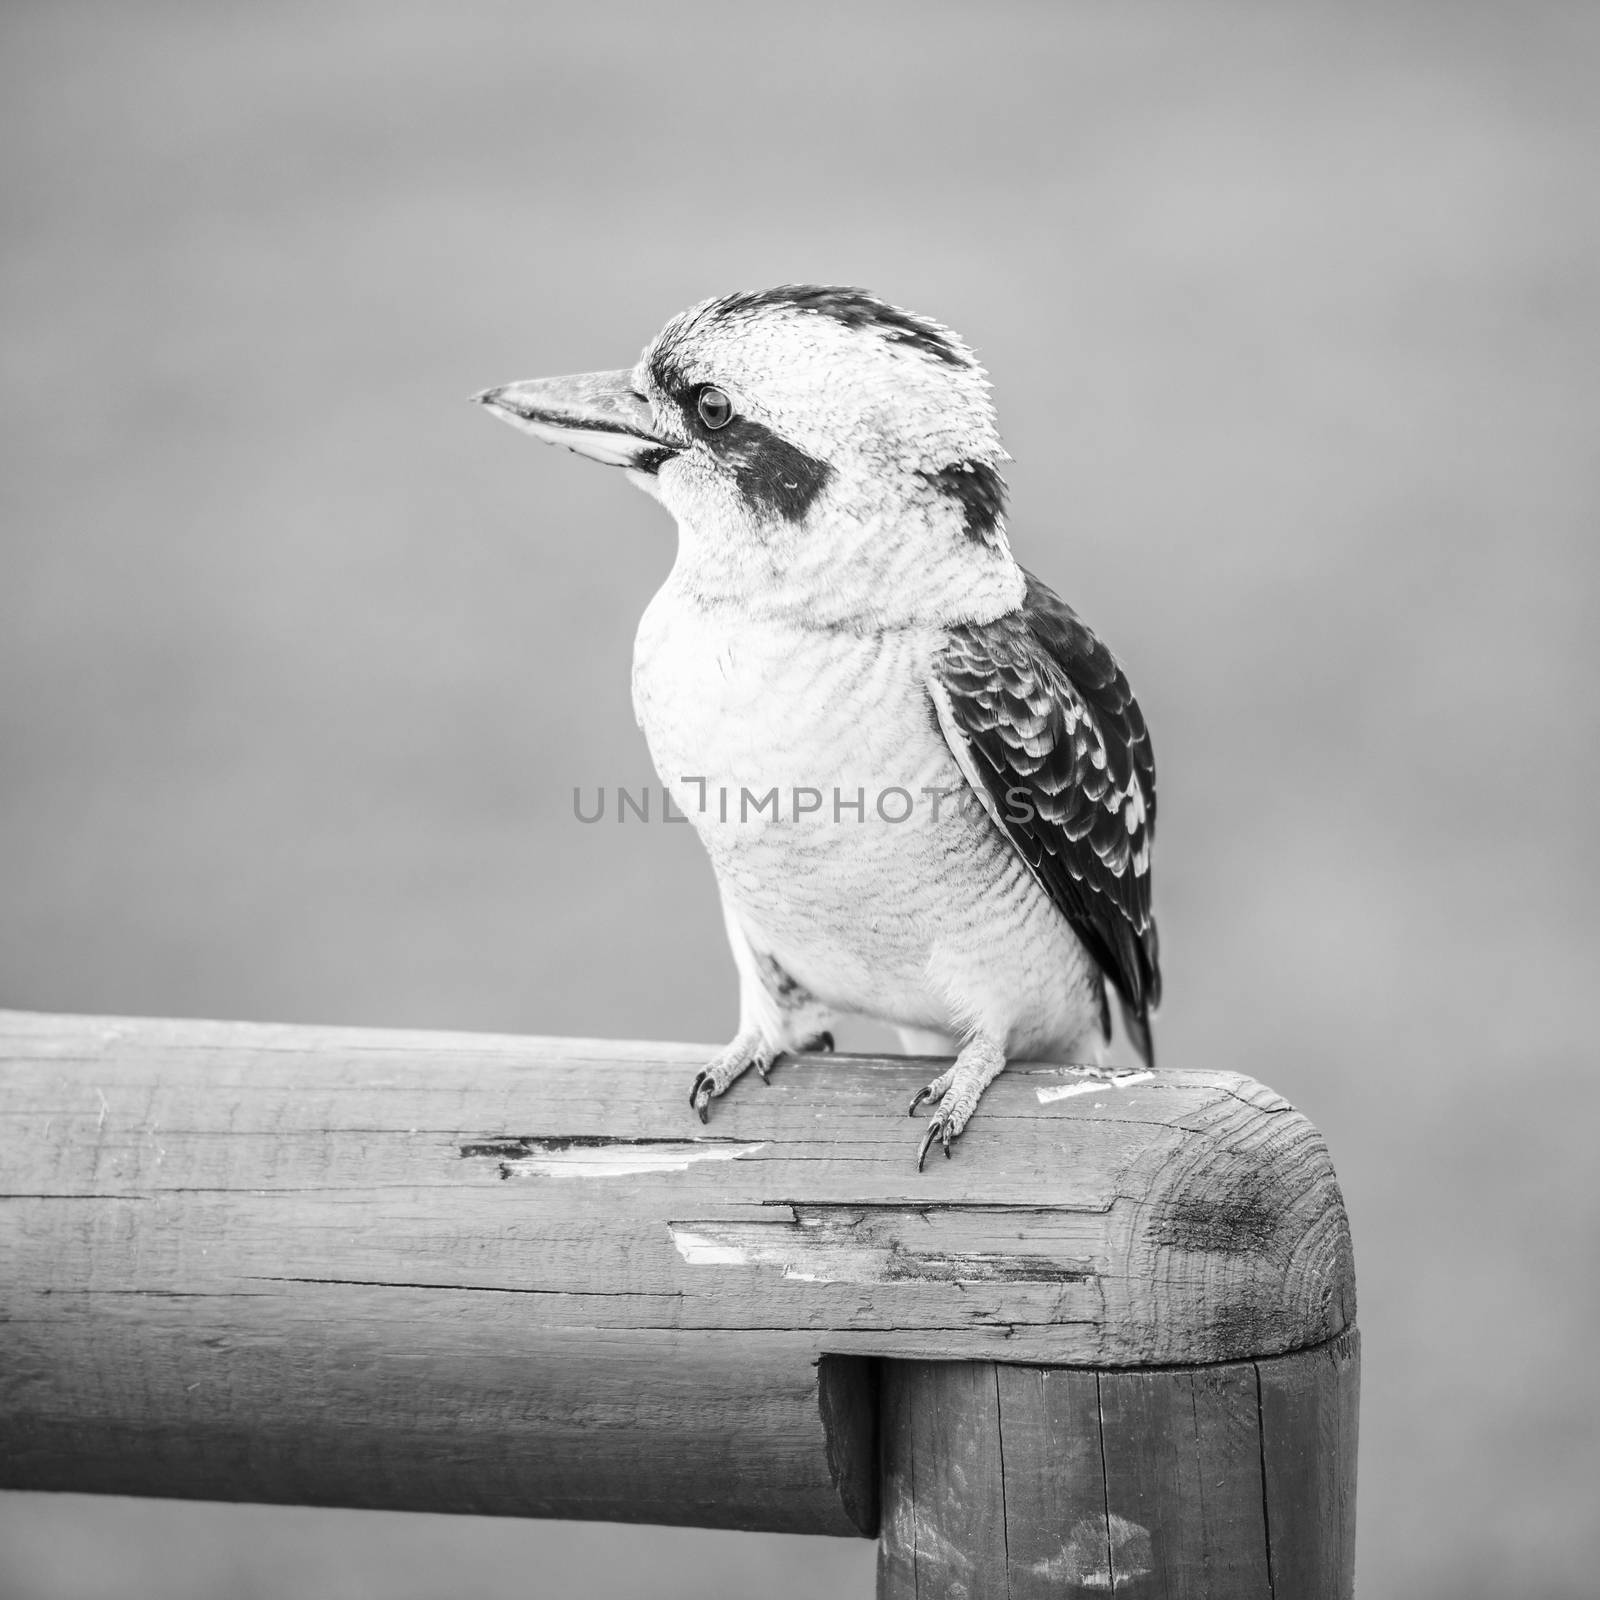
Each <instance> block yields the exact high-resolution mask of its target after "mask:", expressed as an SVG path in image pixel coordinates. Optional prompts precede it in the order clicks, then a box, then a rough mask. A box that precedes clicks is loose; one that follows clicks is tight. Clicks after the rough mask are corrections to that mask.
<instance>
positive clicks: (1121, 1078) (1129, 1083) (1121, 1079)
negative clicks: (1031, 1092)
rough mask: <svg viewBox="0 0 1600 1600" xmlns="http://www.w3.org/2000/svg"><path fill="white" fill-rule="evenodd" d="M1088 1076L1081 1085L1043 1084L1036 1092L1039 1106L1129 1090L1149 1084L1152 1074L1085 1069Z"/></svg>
mask: <svg viewBox="0 0 1600 1600" xmlns="http://www.w3.org/2000/svg"><path fill="white" fill-rule="evenodd" d="M1083 1071H1084V1072H1085V1073H1086V1074H1088V1076H1087V1077H1086V1078H1085V1079H1084V1081H1083V1082H1082V1083H1062V1084H1044V1085H1041V1086H1040V1087H1039V1089H1038V1090H1037V1093H1038V1096H1039V1104H1040V1105H1042V1106H1047V1105H1050V1104H1052V1103H1053V1102H1054V1101H1057V1100H1070V1099H1072V1098H1073V1096H1075V1095H1080V1094H1101V1093H1103V1092H1104V1091H1105V1090H1107V1089H1131V1088H1132V1087H1133V1086H1134V1085H1135V1084H1136V1083H1149V1082H1150V1080H1151V1079H1152V1078H1154V1077H1155V1073H1153V1072H1114V1073H1103V1072H1096V1071H1095V1070H1094V1069H1093V1068H1090V1067H1085V1068H1084V1069H1083Z"/></svg>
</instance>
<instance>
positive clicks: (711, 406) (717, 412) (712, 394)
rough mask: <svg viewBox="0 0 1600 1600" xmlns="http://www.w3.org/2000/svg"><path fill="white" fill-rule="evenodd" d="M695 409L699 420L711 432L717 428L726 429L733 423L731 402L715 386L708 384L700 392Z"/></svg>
mask: <svg viewBox="0 0 1600 1600" xmlns="http://www.w3.org/2000/svg"><path fill="white" fill-rule="evenodd" d="M695 408H696V410H698V411H699V413H700V420H701V421H702V422H703V423H705V425H706V426H707V427H708V428H710V429H711V430H712V431H713V432H715V430H716V429H718V428H726V427H727V426H728V424H729V423H730V422H732V421H733V401H731V400H730V399H729V398H728V397H727V395H725V394H724V393H723V392H722V391H721V390H720V389H719V388H717V387H716V385H715V384H710V383H708V384H707V385H706V386H705V388H703V389H702V390H701V391H700V397H699V399H698V400H696V402H695Z"/></svg>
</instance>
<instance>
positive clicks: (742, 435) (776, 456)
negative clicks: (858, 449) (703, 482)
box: [706, 417, 833, 522]
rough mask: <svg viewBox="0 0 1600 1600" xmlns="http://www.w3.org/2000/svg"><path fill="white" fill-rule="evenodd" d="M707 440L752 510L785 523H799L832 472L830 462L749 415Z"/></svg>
mask: <svg viewBox="0 0 1600 1600" xmlns="http://www.w3.org/2000/svg"><path fill="white" fill-rule="evenodd" d="M706 443H707V444H708V445H709V446H710V448H711V449H712V451H713V452H714V453H715V454H716V456H717V458H718V460H720V461H721V462H723V463H724V465H726V466H727V468H728V470H729V471H730V472H731V473H732V474H733V481H734V482H735V483H736V484H737V485H738V487H739V493H740V494H742V495H743V496H744V498H745V500H746V502H747V503H748V504H749V505H750V507H751V508H752V509H753V510H754V511H756V512H757V513H758V514H760V515H764V516H768V517H782V518H783V519H784V521H786V522H798V521H799V520H800V519H801V518H802V517H803V516H804V515H805V514H806V512H807V511H809V510H810V509H811V505H812V502H813V501H814V500H815V499H816V498H817V496H818V495H819V494H821V493H822V491H823V489H824V488H825V487H826V485H827V482H828V479H829V478H831V477H832V476H833V468H832V467H830V466H829V465H828V463H827V462H826V461H818V460H817V459H816V457H815V456H808V455H807V454H806V453H805V451H804V450H802V449H801V448H800V447H799V446H798V445H793V444H790V443H789V441H788V440H787V439H785V438H783V437H782V436H781V435H779V434H776V433H774V432H773V431H772V429H771V428H766V427H763V426H762V425H761V424H760V423H759V422H752V421H751V420H750V419H749V418H748V417H734V418H733V419H732V420H731V421H730V422H729V423H728V424H727V426H726V427H724V428H722V429H721V430H720V431H719V432H717V433H715V434H713V435H712V436H711V437H710V438H709V439H707V440H706Z"/></svg>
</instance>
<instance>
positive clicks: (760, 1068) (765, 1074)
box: [751, 1061, 772, 1089]
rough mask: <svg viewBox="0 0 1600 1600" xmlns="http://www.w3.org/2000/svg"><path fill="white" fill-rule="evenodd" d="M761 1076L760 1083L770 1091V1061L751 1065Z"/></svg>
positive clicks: (756, 1062)
mask: <svg viewBox="0 0 1600 1600" xmlns="http://www.w3.org/2000/svg"><path fill="white" fill-rule="evenodd" d="M751 1065H752V1066H754V1067H755V1069H756V1071H757V1072H758V1073H760V1075H761V1081H762V1082H763V1083H764V1084H766V1086H767V1087H768V1088H769V1089H770V1088H771V1087H772V1063H771V1062H770V1061H755V1062H752V1063H751Z"/></svg>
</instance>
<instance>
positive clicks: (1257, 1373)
mask: <svg viewBox="0 0 1600 1600" xmlns="http://www.w3.org/2000/svg"><path fill="white" fill-rule="evenodd" d="M705 1054H706V1052H705V1051H704V1050H702V1049H695V1048H691V1047H687V1046H678V1045H670V1046H669V1045H630V1044H614V1043H603V1042H593V1041H575V1040H532V1039H510V1038H493V1037H484V1036H464V1035H444V1034H415V1033H412V1034H405V1033H388V1032H374V1031H365V1030H343V1029H339V1030H335V1029H312V1028H287V1027H261V1026H246V1025H236V1024H221V1023H177V1022H154V1021H119V1020H113V1019H104V1018H70V1017H36V1016H27V1015H22V1014H16V1013H11V1014H7V1013H0V1487H11V1488H34V1489H78V1490H101V1491H107V1492H114V1493H132V1494H164V1495H181V1496H189V1497H196V1498H219V1499H253V1500H268V1501H283V1502H295V1503H303V1504H341V1505H362V1506H387V1507H393V1508H411V1509H425V1510H433V1511H449V1510H456V1511H473V1512H499V1513H504V1514H510V1515H522V1516H556V1517H595V1518H604V1519H611V1520H621V1521H648V1522H676V1523H689V1524H695V1525H700V1526H706V1527H734V1528H763V1529H776V1530H783V1531H790V1532H806V1533H839V1534H853V1535H867V1536H872V1535H873V1534H875V1533H877V1532H878V1531H879V1527H880V1521H881V1530H882V1544H881V1557H880V1569H879V1570H880V1580H879V1592H880V1594H881V1595H883V1596H895V1597H899V1596H910V1595H916V1596H920V1597H930V1596H950V1597H955V1596H958V1595H961V1596H967V1597H969V1600H971V1597H975V1596H979V1595H988V1594H997V1595H998V1594H1005V1595H1010V1596H1013V1597H1022V1596H1026V1595H1032V1594H1080V1593H1081V1594H1086V1595H1093V1594H1107V1593H1114V1594H1116V1595H1119V1596H1124V1597H1127V1596H1134V1597H1139V1596H1144V1595H1163V1596H1183V1597H1189V1596H1215V1597H1218V1600H1221V1597H1228V1600H1248V1597H1250V1596H1255V1595H1260V1596H1263V1597H1269V1600H1290V1597H1293V1600H1319V1597H1322V1596H1330V1597H1332V1596H1347V1595H1348V1594H1349V1593H1350V1572H1351V1555H1352V1543H1353V1529H1354V1521H1353V1487H1354V1473H1355V1407H1356V1361H1357V1354H1356V1336H1355V1331H1354V1275H1353V1269H1352V1266H1351V1255H1350V1241H1349V1233H1348V1228H1347V1226H1346V1222H1345V1216H1344V1210H1343V1205H1342V1202H1341V1200H1340V1197H1339V1193H1338V1188H1337V1185H1336V1183H1335V1181H1334V1177H1333V1172H1332V1168H1331V1166H1330V1164H1329V1162H1328V1159H1327V1153H1326V1150H1325V1148H1324V1146H1323V1144H1322V1141H1321V1139H1320V1137H1319V1136H1318V1135H1317V1133H1316V1131H1315V1130H1314V1129H1313V1128H1312V1127H1311V1125H1310V1124H1309V1123H1307V1122H1306V1121H1305V1119H1304V1118H1303V1117H1301V1116H1299V1115H1298V1114H1297V1113H1296V1112H1294V1111H1293V1110H1292V1109H1291V1108H1290V1107H1289V1106H1287V1105H1286V1104H1285V1103H1284V1102H1283V1101H1282V1100H1281V1099H1280V1098H1279V1097H1277V1096H1276V1095H1274V1094H1273V1093H1272V1092H1271V1091H1270V1090H1266V1089H1263V1088H1262V1087H1261V1086H1260V1085H1258V1084H1254V1083H1252V1082H1250V1081H1249V1080H1248V1079H1244V1078H1241V1077H1238V1076H1237V1075H1234V1074H1230V1073H1204V1072H1168V1071H1163V1072H1161V1073H1157V1074H1149V1073H1135V1074H1127V1075H1123V1076H1121V1077H1117V1078H1105V1077H1096V1076H1093V1075H1090V1074H1086V1073H1085V1072H1083V1071H1081V1070H1079V1069H1073V1068H1067V1067H1056V1066H1019V1067H1012V1068H1010V1069H1009V1070H1008V1071H1007V1072H1006V1073H1005V1074H1003V1075H1002V1077H1001V1078H1000V1079H999V1080H998V1081H997V1082H996V1083H995V1084H994V1085H993V1087H992V1088H991V1089H990V1091H989V1093H988V1095H987V1096H986V1098H985V1101H984V1106H983V1109H982V1111H981V1112H980V1114H979V1116H978V1117H977V1118H976V1119H975V1121H974V1122H973V1124H972V1127H971V1128H970V1129H969V1131H968V1132H967V1134H966V1135H964V1136H963V1139H962V1141H961V1146H960V1149H959V1150H958V1152H957V1154H956V1157H955V1159H953V1160H951V1161H948V1162H946V1161H943V1160H934V1161H932V1162H930V1163H929V1168H928V1171H927V1172H925V1173H921V1174H919V1173H918V1172H917V1171H916V1168H915V1164H914V1160H913V1154H914V1134H915V1128H914V1126H913V1124H911V1123H909V1122H908V1121H907V1120H906V1118H905V1116H904V1113H903V1107H904V1105H905V1103H906V1101H907V1100H908V1099H909V1096H910V1093H911V1092H912V1090H913V1089H914V1088H915V1087H916V1086H917V1085H918V1084H920V1082H921V1081H922V1080H923V1078H924V1077H925V1076H926V1067H925V1064H918V1063H914V1062H907V1061H904V1060H900V1059H891V1060H876V1059H866V1058H856V1059H835V1058H826V1057H824V1058H805V1059H802V1060H798V1061H792V1062H786V1063H784V1064H783V1065H781V1066H780V1067H779V1068H778V1069H777V1071H776V1072H775V1073H774V1075H773V1080H772V1086H771V1088H770V1089H767V1088H763V1087H762V1085H761V1084H760V1083H759V1081H752V1082H750V1083H747V1084H741V1085H739V1086H737V1087H736V1089H735V1090H734V1091H733V1092H732V1094H730V1095H729V1096H728V1097H727V1098H726V1099H725V1100H722V1101H719V1102H718V1103H717V1106H716V1108H715V1110H714V1112H713V1116H712V1120H711V1123H710V1125H709V1126H708V1127H705V1128H702V1127H701V1126H700V1124H699V1123H698V1122H696V1121H694V1120H693V1118H692V1117H691V1115H690V1113H689V1110H688V1106H687V1104H686V1088H687V1084H688V1082H689V1079H690V1077H692V1075H693V1072H694V1070H695V1068H696V1066H697V1065H698V1064H699V1063H700V1062H701V1061H702V1060H703V1058H704V1055H705ZM880 1491H881V1503H882V1515H881V1519H880V1515H879V1502H880Z"/></svg>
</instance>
